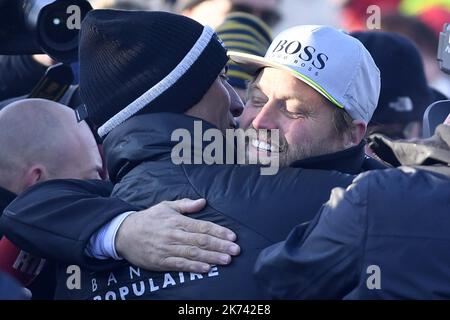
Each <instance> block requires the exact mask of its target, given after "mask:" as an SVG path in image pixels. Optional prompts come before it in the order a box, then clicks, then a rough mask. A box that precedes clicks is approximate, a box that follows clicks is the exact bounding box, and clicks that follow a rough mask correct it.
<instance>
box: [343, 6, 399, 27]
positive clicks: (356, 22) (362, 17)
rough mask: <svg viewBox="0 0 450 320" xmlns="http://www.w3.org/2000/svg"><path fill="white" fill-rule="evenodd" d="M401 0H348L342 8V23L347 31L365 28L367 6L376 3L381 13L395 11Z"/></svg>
mask: <svg viewBox="0 0 450 320" xmlns="http://www.w3.org/2000/svg"><path fill="white" fill-rule="evenodd" d="M400 2H401V0H350V1H349V2H348V3H347V4H346V5H345V6H344V8H343V10H342V14H343V19H342V24H343V27H344V28H345V29H346V30H348V31H350V32H351V31H361V30H366V21H367V18H368V17H369V14H368V13H367V8H368V7H369V6H371V5H377V6H379V7H380V9H381V15H386V14H388V13H392V12H397V11H398V7H399V5H400Z"/></svg>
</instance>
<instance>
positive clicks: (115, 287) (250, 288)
mask: <svg viewBox="0 0 450 320" xmlns="http://www.w3.org/2000/svg"><path fill="white" fill-rule="evenodd" d="M194 121H199V119H196V118H192V117H188V116H184V115H176V114H152V115H141V116H137V117H134V118H132V119H130V120H128V121H127V122H126V123H125V124H123V125H121V126H120V127H118V128H116V129H115V130H114V131H113V132H111V133H110V134H109V135H108V137H107V139H106V140H105V142H104V148H105V155H106V159H107V163H108V172H109V173H110V178H111V179H112V180H113V181H115V187H114V191H113V196H115V197H118V198H120V199H122V200H125V201H127V202H129V203H132V204H134V205H137V206H138V207H139V208H147V207H149V206H151V205H154V204H157V203H159V202H161V201H163V200H175V199H181V198H192V199H197V198H205V199H206V200H207V203H208V204H207V208H206V209H204V210H202V211H201V212H200V213H198V214H194V215H192V216H193V217H195V218H199V219H203V220H209V221H212V222H215V223H218V224H220V225H222V226H225V227H228V228H230V229H232V230H234V231H235V232H236V233H237V235H238V238H239V239H238V243H239V245H240V246H241V248H242V253H241V255H240V256H239V257H238V258H236V259H234V261H233V263H232V264H231V265H230V266H227V267H215V268H214V269H213V270H212V271H211V272H210V273H209V274H207V275H196V274H189V273H181V274H180V273H178V272H172V273H169V272H166V273H163V272H148V271H145V270H139V269H138V268H136V267H133V266H130V265H128V264H126V265H124V266H121V267H118V268H115V269H112V270H109V271H108V272H97V273H92V274H87V273H86V272H83V274H87V276H85V277H83V279H82V287H84V288H86V287H87V288H88V289H87V290H81V291H68V290H67V289H66V288H65V279H66V275H62V278H61V279H60V283H61V284H64V285H62V286H61V287H60V289H61V291H59V297H60V298H74V299H80V298H81V299H86V298H93V299H102V300H103V299H263V298H266V296H265V295H264V294H262V292H261V290H260V289H259V288H258V286H257V285H256V283H255V281H254V280H253V279H252V277H251V272H252V269H253V265H254V263H255V259H256V256H257V255H258V253H259V252H260V250H261V249H262V248H263V247H265V246H268V245H270V244H272V243H275V242H277V241H279V240H281V239H283V238H284V237H285V236H286V235H287V234H288V232H289V230H290V229H291V228H292V227H293V226H295V225H296V224H299V223H304V222H307V221H309V220H311V219H312V218H313V217H314V215H315V214H316V212H317V211H318V210H319V208H320V207H321V205H322V204H323V202H324V201H325V200H326V199H327V198H328V197H329V193H330V191H331V189H332V188H334V187H336V186H341V187H345V186H347V185H348V183H349V182H350V181H351V180H352V178H353V176H351V175H347V174H343V173H338V172H336V171H322V170H307V169H295V168H285V169H281V170H280V171H279V172H278V174H277V175H274V176H262V175H261V173H260V167H259V166H236V165H209V166H208V165H186V164H181V165H175V164H173V163H172V160H171V151H172V148H173V147H174V146H175V145H176V144H177V143H178V141H174V142H172V141H171V134H172V132H173V131H174V130H175V129H177V128H185V129H188V130H189V131H190V133H191V135H193V132H194V130H193V125H194ZM208 128H211V126H210V125H209V124H207V123H205V122H203V129H204V130H206V129H208ZM203 147H204V146H203ZM201 148H202V147H201ZM201 150H203V149H201ZM201 150H200V151H201ZM197 151H198V150H197ZM92 283H95V286H92Z"/></svg>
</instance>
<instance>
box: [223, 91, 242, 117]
mask: <svg viewBox="0 0 450 320" xmlns="http://www.w3.org/2000/svg"><path fill="white" fill-rule="evenodd" d="M227 89H228V92H229V94H230V112H231V114H232V115H233V117H239V116H240V115H241V114H242V111H243V110H244V104H243V103H242V100H241V98H240V97H239V95H238V94H237V92H236V91H235V90H234V89H233V87H232V86H231V85H229V84H228V85H227Z"/></svg>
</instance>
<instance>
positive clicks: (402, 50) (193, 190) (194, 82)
mask: <svg viewBox="0 0 450 320" xmlns="http://www.w3.org/2000/svg"><path fill="white" fill-rule="evenodd" d="M372 2H374V1H372ZM375 2H376V1H375ZM387 2H390V3H391V2H392V3H394V2H395V4H396V5H397V6H400V1H380V6H382V5H386V4H385V3H387ZM92 3H93V4H95V6H96V8H97V9H95V10H92V11H91V12H89V13H88V14H87V16H86V17H85V18H84V20H83V23H82V25H81V30H80V35H79V59H78V61H77V62H76V63H74V64H72V66H71V67H72V69H73V73H74V75H75V81H74V85H73V86H72V87H71V90H69V92H68V94H69V96H67V94H66V95H65V96H64V97H63V98H61V99H60V100H58V101H50V100H46V99H37V98H31V97H29V96H28V93H29V92H31V91H32V90H33V88H34V86H35V85H36V83H37V81H38V80H39V79H40V77H41V76H42V75H43V74H44V72H45V70H46V68H47V67H48V66H49V65H52V64H54V63H55V62H56V61H54V59H52V58H50V57H48V56H40V55H35V56H0V100H2V102H0V150H1V153H0V212H3V214H2V215H1V217H0V270H1V271H0V299H30V298H31V299H71V300H130V299H149V300H162V299H166V300H168V299H177V300H192V299H202V300H209V299H220V300H223V299H257V300H259V299H261V300H263V299H449V298H450V285H449V283H450V281H447V280H450V270H449V266H450V256H448V255H447V251H449V250H448V249H450V240H449V237H448V235H447V230H448V229H449V227H450V217H449V216H448V214H449V213H450V109H449V112H448V118H447V119H446V118H445V117H444V118H442V121H441V122H442V124H441V125H439V126H438V127H437V128H436V130H435V134H434V135H433V136H432V137H431V138H427V139H423V138H422V121H423V115H424V113H425V110H426V109H427V107H428V106H430V105H431V104H432V103H433V102H436V101H443V100H447V97H446V95H445V94H446V92H445V90H442V92H441V91H440V90H439V88H440V87H442V88H446V89H447V90H450V86H449V85H448V79H447V78H446V77H447V76H446V75H444V74H443V73H442V74H438V75H437V74H436V73H433V74H434V79H437V78H439V79H440V80H439V81H437V80H436V81H432V80H431V79H430V77H431V73H432V72H431V71H429V70H431V69H430V68H431V67H429V68H428V69H427V68H426V67H424V62H425V63H426V64H427V63H430V62H429V61H428V60H426V59H427V57H426V56H425V53H424V52H425V49H423V50H422V49H421V47H420V44H418V43H417V41H418V40H416V39H412V38H408V35H407V33H406V32H401V28H400V27H399V26H400V25H402V23H404V25H407V23H410V22H411V20H412V19H415V20H414V23H416V24H420V26H421V27H423V28H427V29H426V30H430V34H431V35H432V36H433V37H434V36H435V37H436V38H437V34H435V33H433V29H432V28H431V27H430V26H428V25H427V24H426V22H424V21H425V20H423V21H422V20H420V19H419V18H414V17H405V16H403V15H400V14H399V13H398V12H397V11H396V10H397V9H392V8H391V6H389V8H391V9H392V10H390V11H389V15H387V16H386V17H384V16H383V19H382V26H383V21H386V26H388V25H389V26H390V29H389V28H388V27H386V28H383V30H362V29H363V27H362V26H361V24H356V25H357V27H355V24H353V25H352V26H350V25H349V26H348V30H349V31H352V32H346V31H343V30H341V29H338V28H335V27H331V26H323V25H302V24H301V21H299V23H298V24H297V25H296V26H293V27H290V28H288V29H286V30H283V31H282V32H280V33H279V34H277V35H274V34H273V32H272V30H271V28H272V27H273V26H274V25H275V24H276V23H277V21H279V20H280V19H281V16H280V13H279V12H278V11H277V10H276V8H277V5H278V4H279V1H276V0H273V1H269V0H267V1H266V0H264V1H263V0H261V1H251V0H203V1H159V2H158V9H164V11H162V10H155V9H156V8H155V7H150V6H149V3H150V2H146V1H116V2H114V1H113V2H111V1H101V0H97V1H92ZM152 3H153V4H154V6H156V5H155V3H156V2H152ZM392 3H391V5H392ZM354 5H355V3H354V1H347V2H346V4H345V5H344V8H345V10H344V11H343V12H344V13H345V14H347V15H348V14H350V12H353V11H351V9H352V8H353V7H352V6H354ZM395 8H397V7H395ZM113 9H114V10H113ZM442 10H444V9H442ZM170 11H172V12H170ZM213 12H214V14H213ZM439 12H441V11H439ZM353 13H354V12H353ZM352 17H353V18H355V17H356V16H354V15H353V16H352ZM384 18H386V20H384ZM203 19H206V20H203ZM389 19H390V20H389ZM405 21H407V22H405ZM348 22H352V23H355V20H354V19H353V20H352V19H349V20H348ZM449 22H450V21H449ZM396 28H397V29H398V30H395V29H396ZM406 29H407V28H406ZM429 40H430V41H431V39H429ZM415 41H416V42H415ZM436 50H437V48H436ZM426 61H428V62H426ZM434 63H435V65H438V64H437V61H436V60H435V61H434ZM426 64H425V66H426ZM438 82H439V83H438ZM437 83H438V85H437ZM448 92H450V91H448ZM199 123H200V124H201V127H200V128H201V130H202V132H200V134H203V137H205V136H208V132H209V134H210V135H209V139H208V138H205V139H204V140H205V141H201V142H199V143H197V142H196V141H194V142H193V143H189V144H188V149H183V150H184V151H183V152H187V153H188V154H189V157H187V158H188V159H197V160H198V159H200V161H193V162H192V161H184V162H183V161H182V162H181V163H180V162H178V161H174V153H175V151H174V150H176V149H177V146H178V143H179V141H176V139H174V136H175V135H174V132H177V130H180V129H183V130H185V131H184V132H187V133H188V135H189V136H191V135H192V136H195V135H196V134H198V132H197V131H198V124H199ZM216 132H218V134H219V135H220V136H222V135H223V136H224V137H225V136H227V137H228V134H229V133H230V132H232V133H235V132H246V133H248V132H250V133H249V134H248V135H247V136H246V140H245V143H244V144H243V145H242V144H239V143H238V142H236V140H232V141H231V147H230V143H228V144H227V145H220V144H219V145H218V147H215V148H214V150H211V149H212V147H211V144H209V143H210V142H211V141H212V140H213V139H214V134H215V133H216ZM274 137H276V138H277V139H275V138H274ZM233 138H236V136H234V137H233ZM228 142H230V141H228ZM236 152H237V153H239V152H241V153H243V154H244V158H245V163H240V162H239V161H237V159H236ZM218 153H221V154H222V153H223V155H224V157H225V158H226V159H231V160H235V161H234V163H233V164H230V163H229V162H227V164H224V163H223V162H222V163H221V162H218V161H212V162H211V159H209V160H208V159H203V158H202V157H204V155H205V154H209V155H211V158H212V159H214V157H213V156H214V155H217V154H218ZM191 155H192V157H190V156H191ZM198 155H200V156H199V157H198ZM184 156H186V154H184V155H183V157H184ZM274 157H275V158H276V163H277V164H278V165H279V169H278V170H277V172H276V174H273V175H264V174H261V172H262V171H261V168H264V167H265V166H266V165H267V163H268V162H267V160H268V158H270V159H272V158H274ZM74 266H76V268H75V269H74V268H73V267H74ZM71 270H72V271H73V270H75V271H77V272H75V273H73V272H72V271H71ZM77 277H78V278H77ZM71 281H72V282H71Z"/></svg>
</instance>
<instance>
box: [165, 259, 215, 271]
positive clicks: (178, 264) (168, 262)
mask: <svg viewBox="0 0 450 320" xmlns="http://www.w3.org/2000/svg"><path fill="white" fill-rule="evenodd" d="M210 269H211V266H210V265H209V264H207V263H203V262H198V261H192V260H188V259H185V258H180V257H169V258H165V259H164V261H163V263H162V265H161V270H173V271H183V272H196V273H206V272H208V271H209V270H210Z"/></svg>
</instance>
